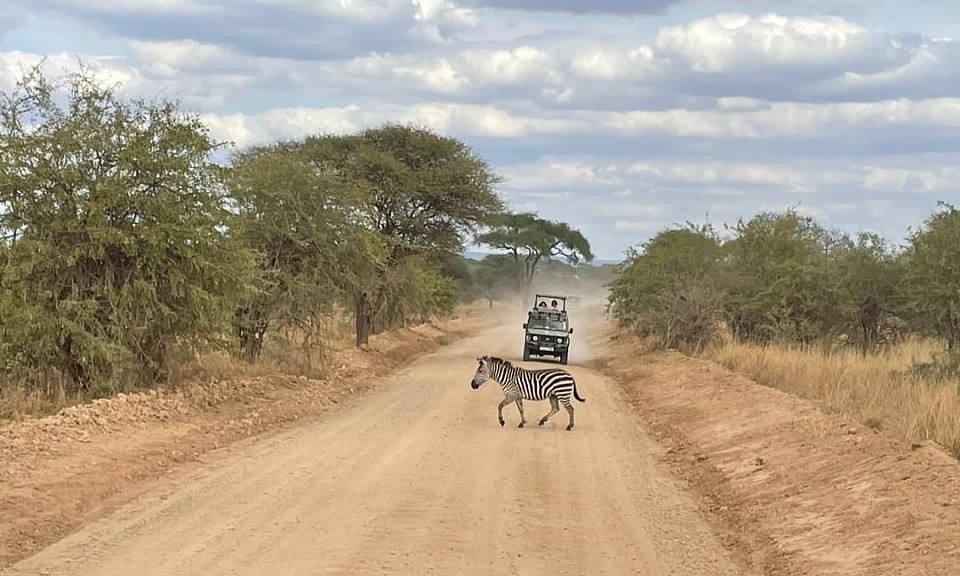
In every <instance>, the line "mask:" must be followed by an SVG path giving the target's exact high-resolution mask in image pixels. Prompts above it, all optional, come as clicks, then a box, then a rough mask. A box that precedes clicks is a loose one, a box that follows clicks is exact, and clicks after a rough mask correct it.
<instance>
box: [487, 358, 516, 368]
mask: <svg viewBox="0 0 960 576" xmlns="http://www.w3.org/2000/svg"><path fill="white" fill-rule="evenodd" d="M487 361H488V362H495V363H497V364H502V365H503V366H506V367H507V368H513V364H511V363H510V361H509V360H504V359H503V358H500V357H498V356H490V357H489V358H487Z"/></svg>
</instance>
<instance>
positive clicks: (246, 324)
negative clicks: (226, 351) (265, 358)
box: [236, 306, 267, 364]
mask: <svg viewBox="0 0 960 576" xmlns="http://www.w3.org/2000/svg"><path fill="white" fill-rule="evenodd" d="M236 327H237V338H238V339H239V340H240V350H239V352H238V353H239V356H240V359H241V360H243V361H245V362H248V363H250V364H255V363H256V362H257V359H258V358H260V351H261V350H262V349H263V338H264V335H265V334H266V333H267V320H266V318H264V314H263V313H262V312H261V311H259V310H258V309H257V306H251V307H249V308H239V309H237V312H236Z"/></svg>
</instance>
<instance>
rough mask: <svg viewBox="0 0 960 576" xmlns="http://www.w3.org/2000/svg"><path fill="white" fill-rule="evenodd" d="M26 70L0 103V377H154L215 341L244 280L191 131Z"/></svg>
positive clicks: (75, 83) (160, 114)
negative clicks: (174, 357) (178, 354)
mask: <svg viewBox="0 0 960 576" xmlns="http://www.w3.org/2000/svg"><path fill="white" fill-rule="evenodd" d="M56 95H57V94H56V87H55V86H54V85H53V84H52V83H51V82H49V81H48V80H46V79H44V78H43V77H42V76H41V75H40V73H39V72H38V69H34V70H33V71H32V72H30V73H29V74H27V75H26V76H25V77H24V78H23V79H21V80H20V81H19V83H18V84H17V88H16V90H15V91H14V92H13V93H11V94H7V95H4V96H3V100H2V101H0V239H2V243H3V247H4V248H3V268H2V271H0V295H2V296H0V317H2V318H3V323H2V327H0V370H2V371H3V373H4V374H7V375H9V376H13V377H16V378H20V379H24V380H26V381H38V380H41V379H43V378H45V377H47V376H49V375H50V374H51V373H53V372H56V373H59V374H62V375H65V376H67V377H68V379H69V380H70V381H71V382H72V384H73V385H75V386H78V387H89V386H93V387H99V388H103V387H108V388H111V387H116V386H122V385H124V383H126V382H127V381H129V380H130V379H133V378H146V379H147V380H150V381H152V380H156V379H159V378H162V377H163V376H164V374H165V370H166V368H167V362H168V360H169V358H170V354H171V353H172V352H173V351H174V349H180V350H198V349H202V348H203V347H205V346H207V345H210V344H211V343H213V342H215V341H217V340H218V339H219V337H220V335H222V333H223V329H224V328H225V327H226V325H227V324H226V321H227V318H228V314H229V312H230V311H232V309H233V306H234V303H235V302H237V301H239V299H240V298H242V297H243V295H244V292H245V287H246V285H247V283H246V279H247V275H248V273H249V271H250V270H251V266H250V259H249V258H248V256H247V254H246V253H245V251H244V250H241V249H239V248H238V247H236V246H234V245H232V244H231V243H230V240H229V238H228V237H227V236H226V234H225V232H224V231H225V228H226V226H227V225H228V223H229V218H230V216H229V213H228V212H227V211H226V209H225V203H226V202H225V197H224V187H223V178H222V176H223V171H222V169H221V168H219V167H218V166H216V165H214V164H213V163H212V162H211V160H210V155H211V153H212V152H213V151H214V150H215V149H216V148H217V144H216V143H215V142H213V141H212V140H211V139H210V137H209V136H208V134H207V131H206V129H205V127H204V126H203V124H202V123H201V122H200V120H199V118H198V117H196V116H191V115H187V114H183V113H181V112H179V111H178V109H177V107H176V105H175V104H173V103H169V102H161V103H156V104H154V103H147V102H143V101H133V102H125V101H122V100H120V99H118V98H117V96H116V95H115V93H114V92H113V90H112V89H107V88H103V87H101V86H99V85H97V84H95V83H94V82H93V81H92V80H90V78H89V77H88V76H85V75H84V74H83V73H81V74H76V75H72V76H69V77H68V78H67V85H66V97H67V98H66V99H67V101H66V103H65V104H64V105H62V106H61V105H60V104H58V103H57V98H56Z"/></svg>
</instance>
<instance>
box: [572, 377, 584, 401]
mask: <svg viewBox="0 0 960 576" xmlns="http://www.w3.org/2000/svg"><path fill="white" fill-rule="evenodd" d="M573 397H574V398H576V399H577V400H579V401H580V402H586V401H587V399H586V398H581V397H580V394H579V393H577V381H576V380H574V381H573Z"/></svg>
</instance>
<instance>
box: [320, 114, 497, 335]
mask: <svg viewBox="0 0 960 576" xmlns="http://www.w3.org/2000/svg"><path fill="white" fill-rule="evenodd" d="M303 150H304V153H305V154H307V155H308V156H309V158H310V159H311V161H312V162H313V163H314V165H315V166H317V168H318V169H320V170H322V171H323V172H325V173H326V174H330V175H333V176H335V177H336V178H339V179H341V180H342V181H344V182H348V183H354V184H356V185H357V186H358V187H359V190H360V193H361V200H360V202H359V203H358V204H357V205H356V208H355V210H354V211H353V212H352V217H354V218H356V220H357V221H358V222H359V223H360V224H361V225H362V226H363V227H364V228H366V229H368V230H371V231H373V232H375V233H376V234H377V235H378V237H379V239H380V240H381V241H382V242H383V245H384V249H385V253H386V255H385V258H384V260H383V265H382V266H379V267H374V268H371V269H370V273H369V274H368V275H365V276H364V277H363V279H362V282H359V283H357V284H356V285H355V286H354V287H353V289H354V293H353V300H354V307H355V314H356V317H357V345H361V344H364V343H366V341H367V338H368V335H369V333H370V332H376V331H379V330H382V329H384V328H386V327H389V326H392V325H396V324H398V323H402V322H404V321H405V320H406V319H407V318H408V317H410V316H411V314H412V315H413V316H414V317H416V316H420V315H422V312H423V310H424V309H425V308H429V307H430V306H432V305H441V304H442V305H444V306H446V302H448V301H449V294H450V293H451V284H450V283H449V282H445V281H443V280H442V279H441V278H439V277H436V276H434V275H433V272H436V271H437V270H439V269H440V267H442V265H443V262H444V261H445V259H446V258H448V257H449V256H450V255H452V254H456V253H459V252H460V251H462V249H463V243H464V240H465V239H466V238H467V237H468V236H469V235H470V234H472V233H473V232H475V231H476V229H477V227H478V225H479V224H480V222H481V221H482V220H483V219H484V218H486V217H487V216H489V214H491V213H494V212H496V211H499V210H502V208H503V203H502V200H501V199H500V197H499V196H498V195H497V193H496V192H495V190H494V186H495V185H496V184H497V183H499V182H500V181H501V178H500V177H499V176H498V175H497V174H496V173H495V172H494V171H493V170H492V169H491V168H490V167H489V166H488V164H487V163H486V161H485V160H483V159H482V158H480V157H479V156H478V155H476V153H474V152H473V151H472V150H471V149H470V148H469V147H468V146H467V145H466V144H464V143H462V142H460V141H458V140H456V139H453V138H448V137H444V136H439V135H437V134H434V133H433V132H431V131H429V130H426V129H424V128H418V127H414V126H401V125H396V124H387V125H384V126H382V127H379V128H373V129H368V130H364V131H362V132H360V133H359V134H355V135H351V136H345V137H335V136H318V137H311V138H308V139H306V140H305V141H304V143H303ZM425 274H426V275H429V276H430V278H429V280H428V279H427V277H426V276H425ZM415 276H419V277H420V279H421V280H423V281H422V282H410V280H411V278H413V277H415ZM400 286H407V288H408V290H405V291H399V290H398V287H400ZM409 288H417V289H418V290H419V291H418V292H410V290H409ZM411 302H417V304H416V306H414V307H412V308H411V306H410V304H411Z"/></svg>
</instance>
